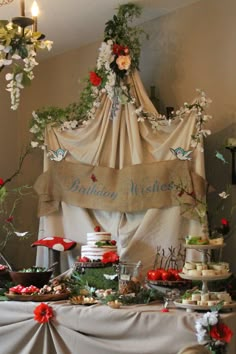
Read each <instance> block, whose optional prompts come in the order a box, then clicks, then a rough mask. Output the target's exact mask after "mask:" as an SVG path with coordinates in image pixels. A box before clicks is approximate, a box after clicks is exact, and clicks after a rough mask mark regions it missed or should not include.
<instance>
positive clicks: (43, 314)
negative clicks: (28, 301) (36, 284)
mask: <svg viewBox="0 0 236 354" xmlns="http://www.w3.org/2000/svg"><path fill="white" fill-rule="evenodd" d="M52 316H53V311H52V307H51V306H48V305H47V304H45V303H43V302H42V303H41V304H40V305H38V306H37V307H35V309H34V319H35V321H38V322H39V323H46V322H48V321H49V320H50V318H51V317H52Z"/></svg>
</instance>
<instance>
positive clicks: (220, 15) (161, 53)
mask: <svg viewBox="0 0 236 354" xmlns="http://www.w3.org/2000/svg"><path fill="white" fill-rule="evenodd" d="M235 13H236V2H235V0H224V1H222V0H202V1H200V2H197V3H195V4H193V5H191V6H188V7H185V8H182V9H180V10H178V11H176V12H174V13H172V14H170V15H167V16H164V17H162V18H158V19H156V20H153V21H150V22H147V23H145V24H144V29H145V30H146V31H147V32H148V33H149V34H150V40H149V41H144V43H143V49H142V55H141V62H140V70H141V77H142V80H143V82H144V84H145V87H146V88H147V90H149V88H150V86H151V85H155V86H156V92H157V96H158V98H159V99H160V107H161V109H162V110H164V109H165V107H166V106H174V107H175V108H176V109H177V108H178V107H179V106H180V105H182V104H183V103H184V102H185V101H191V100H192V98H193V97H194V95H195V89H196V88H202V89H204V90H205V91H206V92H207V94H208V96H209V97H211V98H212V100H213V103H212V105H211V108H210V113H211V114H212V115H213V116H214V119H213V120H212V121H211V122H210V124H209V127H210V129H211V130H212V133H213V135H212V136H211V138H210V139H211V140H209V142H207V143H206V167H207V173H208V177H209V180H210V183H213V184H214V185H216V187H217V188H218V185H219V187H220V188H221V187H222V188H223V187H224V185H225V183H222V181H224V182H226V183H230V165H227V166H225V168H224V169H222V166H221V165H219V161H218V160H216V158H215V157H214V152H215V150H216V149H218V150H220V149H221V151H222V152H223V153H225V155H226V157H227V159H229V161H230V155H229V152H228V151H226V152H225V150H224V148H223V141H224V139H225V138H227V137H228V136H229V135H232V124H233V123H235V120H236V102H235V88H236V70H235V63H236V40H235V33H236V25H235ZM99 45H100V43H94V44H92V45H89V46H87V47H83V48H80V49H78V50H74V51H71V52H68V53H65V54H63V55H60V56H57V57H54V58H52V59H50V60H45V61H43V62H41V63H40V65H39V66H38V68H37V70H36V71H35V75H36V78H35V79H34V81H33V83H32V86H31V87H30V88H27V89H26V90H25V91H24V93H23V95H22V102H21V106H20V109H19V111H18V113H17V114H13V117H12V114H11V113H10V110H9V108H8V106H7V105H6V104H5V102H4V107H3V108H2V109H1V111H2V112H4V113H2V121H4V132H5V133H6V132H8V134H7V133H6V134H7V135H8V137H9V138H8V139H6V136H5V142H4V143H3V142H2V141H0V144H1V145H0V146H1V147H2V151H3V150H5V151H8V150H9V148H10V146H9V145H11V144H12V145H11V146H14V153H13V156H15V152H16V150H15V149H16V145H15V143H16V126H17V127H18V130H17V137H18V143H17V144H18V150H19V148H20V146H21V145H22V142H23V141H24V142H25V141H28V140H29V135H28V122H29V120H30V118H31V112H32V110H34V109H37V108H41V107H43V106H49V105H57V106H60V107H64V106H65V105H67V104H69V103H71V102H73V101H75V100H77V99H78V97H79V92H80V89H81V84H79V82H78V80H79V79H83V78H84V77H85V76H86V75H87V73H88V71H89V70H90V69H92V68H93V66H94V64H95V61H96V56H97V51H98V47H99ZM1 106H2V103H1ZM12 121H13V123H12ZM10 129H11V133H10V134H9V131H10ZM234 135H235V131H234ZM12 140H13V143H11V144H10V141H11V142H12ZM6 161H7V162H6ZM8 162H9V159H8V158H7V156H2V157H1V166H2V164H3V166H6V165H7V166H8ZM10 163H11V161H10ZM41 171H42V153H41V152H39V151H38V152H35V154H34V155H33V156H32V157H31V158H30V159H29V160H28V161H27V163H26V166H25V169H24V178H26V176H27V179H29V180H30V182H32V183H33V181H34V180H35V179H36V177H37V176H38V175H39V174H40V173H41ZM214 171H215V172H216V173H215V172H214ZM212 172H213V173H212ZM234 187H235V186H234ZM233 193H235V188H234V192H233ZM234 196H235V194H234ZM231 203H232V199H231V200H230V201H228V206H227V208H228V209H230V207H231ZM33 205H34V206H33V207H32V208H30V210H31V215H30V217H31V218H32V220H34V222H37V221H35V215H34V214H35V210H36V203H35V201H34V202H33ZM25 217H26V218H27V213H26V214H25ZM36 237H37V236H36V235H35V238H36ZM228 242H229V246H227V248H226V251H225V252H226V255H228V254H229V255H230V252H231V251H230V249H232V247H231V246H232V244H233V242H234V241H233V237H231V238H230V239H229V241H228ZM21 249H23V246H22V247H21ZM18 254H19V256H18V260H17V263H20V262H21V261H22V258H21V253H18ZM33 257H34V253H32V252H31V256H30V253H29V254H27V260H28V262H33ZM24 261H25V260H24Z"/></svg>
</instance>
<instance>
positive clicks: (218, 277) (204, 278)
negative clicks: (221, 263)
mask: <svg viewBox="0 0 236 354" xmlns="http://www.w3.org/2000/svg"><path fill="white" fill-rule="evenodd" d="M231 274H232V273H226V274H220V275H212V276H196V277H195V276H193V275H187V274H184V273H179V276H180V277H181V278H183V279H187V280H201V281H213V280H223V279H227V278H229V277H230V276H231Z"/></svg>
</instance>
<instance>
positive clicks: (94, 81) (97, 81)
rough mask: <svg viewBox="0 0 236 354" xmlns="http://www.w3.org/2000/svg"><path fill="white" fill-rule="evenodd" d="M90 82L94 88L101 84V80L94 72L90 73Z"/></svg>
mask: <svg viewBox="0 0 236 354" xmlns="http://www.w3.org/2000/svg"><path fill="white" fill-rule="evenodd" d="M89 79H90V82H91V84H92V85H94V86H99V85H100V84H101V82H102V79H101V77H100V76H98V75H97V74H96V73H95V72H94V71H91V72H90V78H89Z"/></svg>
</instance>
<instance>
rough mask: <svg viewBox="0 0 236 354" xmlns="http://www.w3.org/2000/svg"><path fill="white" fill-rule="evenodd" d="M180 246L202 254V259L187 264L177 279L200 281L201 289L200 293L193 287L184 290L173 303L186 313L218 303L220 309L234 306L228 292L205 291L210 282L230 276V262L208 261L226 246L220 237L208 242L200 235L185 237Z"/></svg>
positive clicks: (206, 308)
mask: <svg viewBox="0 0 236 354" xmlns="http://www.w3.org/2000/svg"><path fill="white" fill-rule="evenodd" d="M183 246H184V247H185V248H186V249H187V250H194V251H199V252H201V258H202V259H201V260H200V261H186V262H185V264H184V267H183V269H182V272H181V273H179V276H180V277H181V278H182V279H185V280H192V281H193V282H194V281H196V282H201V284H202V287H201V290H199V289H198V287H195V288H193V289H192V290H189V291H186V292H185V294H184V295H183V296H182V298H181V299H178V300H176V301H174V304H175V306H177V307H180V308H185V309H186V310H187V311H192V310H209V309H210V308H211V307H212V306H216V305H217V304H219V303H221V304H222V308H223V309H226V308H227V309H232V308H233V307H235V306H236V303H235V302H233V301H232V298H231V296H230V294H229V293H227V292H226V291H219V292H217V291H210V290H209V289H208V283H209V282H213V281H219V280H225V279H228V278H229V277H230V276H231V274H232V273H231V272H230V269H229V263H227V262H222V261H221V260H218V261H214V262H213V261H211V258H212V251H214V250H217V251H218V252H219V254H221V250H222V248H223V247H225V243H224V240H223V238H222V237H220V238H218V239H213V240H208V239H206V238H203V237H200V236H199V237H197V236H194V237H191V236H188V237H187V238H186V243H185V244H184V245H183ZM219 258H220V257H219Z"/></svg>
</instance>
